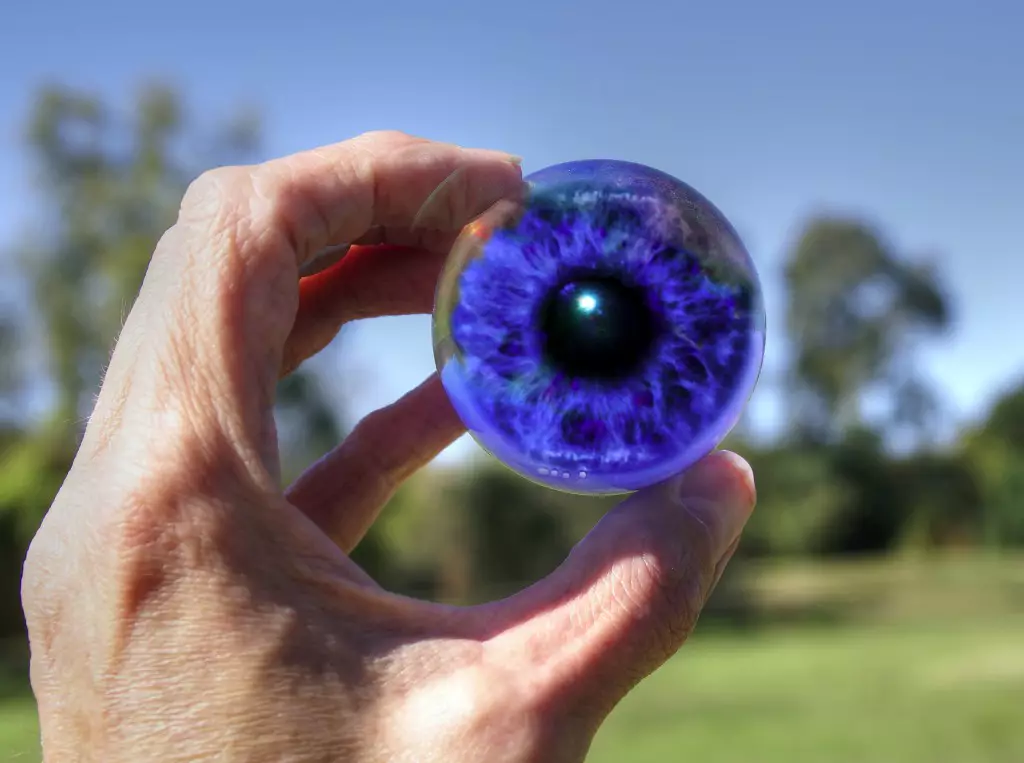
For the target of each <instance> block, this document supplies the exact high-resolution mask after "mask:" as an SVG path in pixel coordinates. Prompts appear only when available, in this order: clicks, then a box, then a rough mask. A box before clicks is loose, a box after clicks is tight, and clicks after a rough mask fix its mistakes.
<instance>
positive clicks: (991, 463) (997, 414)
mask: <svg viewBox="0 0 1024 763" xmlns="http://www.w3.org/2000/svg"><path fill="white" fill-rule="evenodd" d="M963 449H964V454H965V457H966V459H967V462H968V463H969V464H970V467H971V469H972V473H973V475H974V478H975V479H976V480H977V483H978V489H979V491H980V494H981V495H980V499H979V500H980V503H981V506H982V513H983V517H984V519H983V529H982V534H983V536H984V539H985V541H986V542H987V543H988V544H989V545H992V546H1010V545H1014V546H1021V545H1024V382H1021V383H1020V384H1018V386H1017V387H1016V388H1014V389H1011V390H1010V391H1008V392H1007V393H1006V394H1004V395H1003V396H1002V397H1000V398H999V399H998V400H997V401H996V402H995V404H994V405H993V406H992V409H991V410H990V411H989V414H988V416H987V417H986V419H985V420H984V422H982V424H981V425H980V426H979V427H977V428H976V429H975V430H974V431H973V432H969V433H968V434H967V436H966V437H965V438H964V446H963Z"/></svg>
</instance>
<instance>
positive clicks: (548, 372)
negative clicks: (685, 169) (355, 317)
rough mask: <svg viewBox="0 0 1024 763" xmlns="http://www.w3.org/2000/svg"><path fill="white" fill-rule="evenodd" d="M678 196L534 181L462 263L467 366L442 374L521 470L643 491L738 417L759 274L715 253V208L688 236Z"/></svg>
mask: <svg viewBox="0 0 1024 763" xmlns="http://www.w3.org/2000/svg"><path fill="white" fill-rule="evenodd" d="M614 164H615V166H616V167H617V168H618V169H621V168H622V163H614ZM635 166H636V165H625V167H626V168H627V169H628V168H629V167H635ZM642 169H645V170H646V168H642ZM648 172H649V173H652V172H653V171H650V170H648ZM673 182H675V183H678V181H673ZM680 185H681V184H680ZM684 188H685V187H684ZM692 193H695V192H692ZM671 201H673V200H672V199H669V202H671ZM675 201H676V202H678V198H676V199H675ZM705 204H707V206H708V208H709V209H710V211H712V212H715V213H716V214H717V211H715V210H714V209H713V208H712V207H710V204H708V203H707V202H705ZM680 208H682V209H683V212H684V213H685V212H686V211H687V210H686V208H685V206H684V205H680V204H679V203H667V201H666V197H665V194H664V193H662V194H652V193H642V192H640V193H638V192H636V189H634V188H630V187H628V185H624V184H623V183H618V184H614V183H612V184H595V183H594V182H593V177H588V178H586V180H585V181H583V182H569V183H560V184H555V185H553V186H552V187H549V188H545V187H543V186H541V185H539V184H535V185H534V188H533V190H532V192H531V195H530V198H529V201H528V203H526V204H525V205H524V206H523V208H522V209H521V211H520V214H519V215H518V216H517V218H516V219H515V220H514V221H513V222H512V223H510V224H508V225H506V226H504V227H499V228H497V229H495V230H494V231H493V232H491V234H490V236H489V238H488V239H487V240H486V242H485V243H484V244H483V245H482V249H481V251H480V253H479V256H477V257H474V258H471V259H469V260H468V261H467V262H466V264H465V266H464V267H463V268H462V270H461V272H460V273H459V275H458V286H457V296H456V298H455V301H454V304H453V306H452V308H451V314H450V319H449V324H450V332H451V339H452V340H453V342H454V345H455V347H456V354H457V359H458V362H457V363H452V364H449V365H448V366H447V367H445V368H444V369H442V379H443V380H444V381H445V384H446V387H447V388H448V391H449V394H450V395H451V397H452V400H453V402H454V404H455V405H456V408H457V409H458V410H459V411H460V413H462V414H463V417H464V418H465V419H466V420H467V424H468V425H469V428H470V430H471V431H472V432H473V433H474V434H475V435H476V436H477V437H478V439H479V440H481V441H482V442H483V444H484V445H485V447H489V448H490V449H491V450H492V452H494V453H495V455H497V456H498V457H499V458H501V459H502V460H504V461H506V462H507V463H509V465H511V466H513V468H516V469H517V470H519V471H521V472H523V473H524V474H526V475H527V476H529V477H531V478H533V479H537V480H538V481H541V482H545V483H548V484H553V485H554V486H559V487H563V489H566V488H568V489H576V490H581V491H585V492H590V491H593V492H620V491H622V490H630V489H636V488H638V487H641V486H642V485H643V484H646V483H649V482H652V481H657V480H658V479H660V478H664V477H667V476H669V473H672V471H673V470H676V469H678V468H680V467H682V466H685V465H687V463H688V462H692V461H693V460H695V459H696V458H697V457H699V456H700V455H703V453H704V452H707V450H710V449H711V448H712V447H714V445H715V444H717V441H718V439H720V438H721V436H724V433H725V431H727V430H728V429H729V428H731V426H732V425H733V424H734V423H735V419H736V418H737V417H738V415H739V411H740V408H741V407H742V404H743V403H745V400H746V397H747V396H748V395H749V392H750V389H751V388H752V386H753V382H754V380H755V379H756V374H757V371H758V370H759V368H760V360H761V353H762V352H763V332H762V330H761V327H762V324H763V316H761V314H760V313H759V311H760V309H761V308H760V301H759V293H758V291H757V284H756V280H753V279H752V277H751V274H750V273H747V272H743V270H742V268H739V269H738V268H737V267H735V266H734V265H730V261H729V259H728V258H727V257H725V256H715V255H716V252H717V251H718V250H717V249H715V244H716V242H715V240H714V238H715V235H716V229H715V228H714V226H712V225H710V224H707V223H704V224H702V223H701V222H700V220H701V219H705V220H706V219H707V218H706V213H707V210H705V217H704V218H699V217H696V216H694V215H693V214H690V216H689V220H688V222H687V223H686V225H685V226H684V227H685V230H686V231H687V235H686V236H682V235H680V221H679V217H678V214H676V213H678V211H679V209H680ZM723 222H724V221H723ZM725 225H726V226H727V223H726V224H725ZM726 232H727V233H730V234H731V235H735V234H733V233H731V228H727V229H726ZM694 242H696V244H695V246H694ZM687 244H690V246H687ZM701 246H703V247H704V250H703V251H693V250H692V249H693V248H697V247H701ZM744 254H745V253H744ZM698 450H699V451H701V452H700V453H697V452H696V451H698ZM567 479H568V480H571V482H572V483H573V484H572V485H565V484H564V481H565V480H567ZM587 480H589V482H586V481H587Z"/></svg>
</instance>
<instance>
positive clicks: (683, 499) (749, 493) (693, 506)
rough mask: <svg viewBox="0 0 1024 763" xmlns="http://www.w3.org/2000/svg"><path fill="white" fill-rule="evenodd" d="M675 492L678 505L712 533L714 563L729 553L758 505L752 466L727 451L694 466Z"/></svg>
mask: <svg viewBox="0 0 1024 763" xmlns="http://www.w3.org/2000/svg"><path fill="white" fill-rule="evenodd" d="M676 491H677V492H676V497H677V500H678V501H679V503H681V504H682V505H683V507H684V508H685V509H686V510H687V511H689V512H690V513H691V514H692V515H693V516H695V517H696V518H697V519H699V520H700V521H701V522H702V523H703V524H704V525H705V526H706V527H707V528H708V531H709V532H710V533H711V538H712V543H713V544H714V550H713V552H712V554H713V556H714V558H715V559H720V558H721V557H722V556H724V555H725V554H726V553H727V552H728V551H729V549H730V547H731V546H732V545H733V543H734V542H735V541H736V539H737V538H738V537H739V535H740V533H741V532H742V531H743V527H744V526H745V525H746V523H747V520H748V519H749V518H750V514H751V512H752V511H753V510H754V504H755V503H756V502H757V494H756V490H755V488H754V475H753V472H751V470H750V466H749V464H747V462H746V461H744V460H743V459H742V458H740V457H739V456H737V455H736V454H735V453H730V452H729V451H726V450H720V451H717V452H715V453H712V454H711V455H709V456H707V457H706V458H704V459H703V460H701V461H699V462H698V463H697V464H696V465H694V466H693V467H692V468H691V469H690V470H689V471H688V472H686V474H684V475H683V476H682V477H680V478H679V481H678V483H677V484H676Z"/></svg>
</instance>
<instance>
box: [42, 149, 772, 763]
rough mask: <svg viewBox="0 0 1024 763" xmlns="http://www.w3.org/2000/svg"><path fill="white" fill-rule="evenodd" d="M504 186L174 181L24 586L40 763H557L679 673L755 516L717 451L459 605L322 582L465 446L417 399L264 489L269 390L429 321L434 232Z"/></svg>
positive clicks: (369, 165) (506, 163)
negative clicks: (547, 560)
mask: <svg viewBox="0 0 1024 763" xmlns="http://www.w3.org/2000/svg"><path fill="white" fill-rule="evenodd" d="M446 180H447V181H448V182H449V186H450V187H449V188H448V190H449V194H448V195H447V196H448V199H449V200H450V203H449V204H446V205H442V206H443V209H439V210H435V213H434V214H433V215H432V217H431V219H429V220H426V221H423V220H418V221H417V224H416V225H415V226H414V225H413V224H412V223H413V220H414V218H415V217H416V215H417V214H418V212H419V211H420V210H421V208H423V206H424V203H425V201H426V200H427V198H428V197H429V196H430V194H431V192H432V191H433V190H434V189H435V188H436V187H438V185H439V184H440V183H442V182H443V181H446ZM521 182H522V179H521V173H520V170H519V168H518V166H517V164H516V163H515V162H514V161H513V160H512V159H511V157H508V156H506V155H504V154H501V153H499V152H492V151H478V150H464V149H460V148H457V147H454V146H450V145H443V144H438V143H432V142H428V141H424V140H418V139H413V138H410V137H407V136H404V135H401V134H397V133H372V134H367V135H363V136H361V137H359V138H356V139H354V140H350V141H347V142H344V143H341V144H338V145H335V146H331V147H328V148H323V149H320V150H317V151H312V152H309V153H304V154H298V155H295V156H291V157H287V158H285V159H280V160H277V161H272V162H268V163H266V164H263V165H259V166H256V167H248V168H229V169H220V170H216V171H213V172H211V173H208V174H206V175H204V176H202V177H201V178H200V179H199V180H198V181H197V182H196V183H195V184H193V186H192V187H191V188H190V189H189V191H188V193H187V194H186V197H185V199H184V201H183V204H182V209H181V214H180V217H179V220H178V222H177V224H176V225H175V226H174V227H173V228H172V229H171V230H170V231H168V233H167V234H166V235H165V236H164V238H163V239H162V240H161V242H160V244H159V246H158V247H157V250H156V252H155V254H154V256H153V260H152V263H151V265H150V268H149V271H148V273H147V275H146V279H145V283H144V285H143V287H142V290H141V292H140V295H139V298H138V301H137V302H136V304H135V306H134V309H133V310H132V312H131V314H130V316H129V317H128V320H127V322H126V324H125V326H124V330H123V332H122V335H121V337H120V339H119V341H118V344H117V348H116V350H115V352H114V354H113V357H112V360H111V363H110V366H109V369H108V372H107V375H106V379H105V381H104V384H103V387H102V390H101V392H100V394H99V397H98V400H97V403H96V406H95V410H94V412H93V414H92V416H91V419H90V421H89V426H88V429H87V431H86V434H85V437H84V440H83V443H82V446H81V449H80V451H79V453H78V455H77V458H76V460H75V463H74V466H73V467H72V469H71V471H70V473H69V474H68V477H67V480H66V481H65V483H64V485H63V487H62V489H61V491H60V493H59V495H58V497H57V499H56V501H55V502H54V504H53V506H52V508H51V509H50V512H49V514H48V515H47V517H46V519H45V521H44V523H43V526H42V528H41V529H40V531H39V533H38V535H37V536H36V538H35V540H34V541H33V543H32V546H31V549H30V551H29V554H28V559H27V561H26V564H25V574H24V581H23V600H24V606H25V613H26V617H27V621H28V626H29V634H30V638H31V644H32V669H31V672H32V686H33V690H34V691H35V694H36V697H37V699H38V702H39V715H40V721H41V726H42V742H43V749H44V754H45V757H46V760H47V761H53V762H57V761H103V762H104V763H117V762H118V761H132V762H133V763H137V762H138V761H207V760H209V761H212V760H229V761H353V762H356V763H362V762H369V761H373V762H375V763H376V762H387V763H403V762H405V761H408V762H410V763H412V762H415V763H433V762H440V761H443V762H444V763H461V762H463V761H473V763H476V762H478V761H485V762H486V763H526V762H527V761H545V762H547V761H552V762H556V763H562V762H564V761H580V760H582V759H583V758H584V757H585V755H586V752H587V749H588V747H589V745H590V742H591V739H592V738H593V735H594V734H595V732H596V730H597V728H598V726H599V724H600V723H601V722H602V721H603V719H604V718H605V717H606V715H607V714H608V713H609V712H610V710H611V709H612V708H613V707H614V706H615V704H616V703H617V702H618V701H619V700H620V699H621V698H622V697H623V696H624V695H625V694H626V693H627V692H628V691H630V689H631V688H632V687H633V686H634V685H635V684H636V683H637V682H638V681H639V680H640V679H642V678H643V677H644V676H646V675H648V674H649V673H650V672H651V671H653V670H654V669H655V668H657V667H658V666H659V665H661V664H662V663H663V662H664V661H665V660H666V659H667V658H668V657H669V656H670V655H672V654H673V653H674V652H675V651H676V650H677V649H678V648H679V647H680V645H681V644H682V643H683V641H684V640H685V639H686V637H687V636H688V634H689V633H690V632H691V629H692V628H693V626H694V623H695V621H696V619H697V615H698V613H699V611H700V609H701V607H702V606H703V604H704V602H705V600H706V599H707V597H708V595H709V593H710V591H711V589H712V588H713V586H714V584H715V583H716V582H717V580H718V578H719V576H720V575H721V573H722V569H723V567H724V565H725V564H726V562H727V561H728V559H729V558H730V556H731V555H732V552H733V551H734V550H735V548H736V544H737V543H738V540H739V534H740V531H741V529H742V527H743V525H744V523H745V521H746V519H747V517H748V515H749V513H750V511H751V510H752V507H753V502H754V487H753V481H752V477H751V474H750V471H749V468H748V467H747V466H746V464H745V463H743V462H742V461H741V460H740V459H738V458H737V457H735V456H732V455H731V454H727V453H717V454H714V455H712V456H709V457H708V458H706V459H705V460H704V461H702V462H701V463H700V464H698V465H697V466H695V467H694V468H693V469H692V470H690V471H689V472H688V473H687V474H686V475H683V476H681V477H679V478H677V479H675V480H672V481H669V482H667V483H665V484H662V485H659V486H656V487H653V488H651V489H649V490H646V491H642V492H640V493H638V494H636V495H633V496H631V497H630V498H629V499H627V500H626V501H624V502H623V503H622V504H620V505H619V506H618V507H616V508H615V509H613V510H612V511H610V512H609V513H608V514H607V515H606V516H605V517H604V518H603V519H602V520H601V522H600V523H599V524H598V525H597V527H596V528H595V529H594V530H593V531H592V532H591V533H590V534H589V535H588V536H587V537H586V539H584V540H583V541H582V542H581V543H580V544H579V545H578V546H577V547H576V548H575V549H574V550H573V551H572V553H571V554H570V556H569V558H568V559H567V560H566V561H565V563H564V564H563V565H562V566H561V567H560V568H559V569H558V570H556V571H555V572H554V573H553V574H552V575H551V576H549V577H548V578H546V579H544V580H542V581H540V582H538V583H537V584H535V585H533V586H531V587H530V588H528V589H526V590H524V591H522V592H521V593H519V594H518V595H515V596H513V597H511V598H509V599H506V600H503V601H500V602H495V603H491V604H487V605H483V606H478V607H467V608H457V607H451V606H442V605H438V604H433V603H428V602H420V601H414V600H411V599H407V598H404V597H401V596H397V595H394V594H391V593H388V592H386V591H384V590H382V589H381V588H380V587H379V586H378V585H377V584H376V583H375V582H374V581H372V580H371V579H370V578H369V577H368V576H367V575H366V574H365V573H364V572H363V571H362V570H360V569H359V568H358V567H357V566H356V565H355V564H354V563H353V562H352V561H351V560H350V559H349V558H348V556H347V555H346V554H347V552H349V551H350V550H351V549H352V548H353V547H354V546H355V545H356V544H357V543H358V542H359V540H360V538H361V537H362V536H363V535H364V533H365V532H366V530H367V528H368V527H369V526H370V524H371V523H372V522H373V520H374V518H375V516H376V515H377V513H378V511H379V510H380V508H381V506H382V505H383V504H384V503H385V502H386V500H387V499H388V497H389V496H390V495H391V493H392V492H393V491H394V489H395V488H396V486H397V485H398V484H399V483H400V481H401V480H402V479H404V478H405V477H407V476H408V475H409V474H411V473H412V472H413V471H414V470H416V469H418V468H419V467H421V466H422V465H423V464H425V463H426V462H428V461H429V460H430V459H431V458H432V457H433V456H434V455H435V454H436V453H437V452H439V451H440V450H441V449H443V448H444V447H445V446H447V445H448V444H449V443H450V442H451V441H453V440H454V439H455V438H456V437H458V436H459V435H460V434H461V433H462V431H463V429H462V425H461V423H460V422H459V420H458V418H457V417H456V415H455V414H454V412H453V410H452V408H451V406H450V405H449V403H448V401H447V398H446V396H445V393H444V391H443V389H442V387H441V386H440V383H439V381H438V379H437V377H436V376H431V377H430V378H429V379H427V380H426V381H425V382H424V383H423V384H422V385H421V386H419V387H418V388H417V389H415V390H413V391H412V392H410V393H409V394H408V395H406V396H405V397H404V398H402V399H401V400H400V401H398V402H397V403H395V404H394V405H392V406H389V407H387V408H384V409H382V410H380V411H377V412H376V413H374V414H372V415H370V416H369V417H368V418H366V419H365V420H364V421H363V422H362V423H360V425H359V426H358V427H357V428H356V429H355V431H354V432H353V433H352V434H351V436H350V437H348V438H347V439H346V440H345V442H343V443H342V444H341V445H339V446H338V447H337V448H336V449H335V450H334V451H333V452H331V453H330V454H328V455H327V456H326V457H325V458H324V459H323V460H321V461H320V462H319V463H317V464H316V465H314V466H313V467H312V468H311V469H310V470H309V471H308V472H307V473H306V474H305V475H304V476H303V477H302V478H301V479H300V480H299V481H298V482H297V483H296V485H294V486H292V488H291V489H290V490H288V491H287V492H283V491H282V489H281V487H280V484H279V482H280V479H279V466H278V452H277V440H276V432H275V427H274V419H273V403H274V392H275V386H276V383H277V381H278V379H279V377H280V376H281V375H283V374H285V373H287V372H289V371H290V370H292V369H294V368H295V367H296V366H297V365H298V364H299V363H301V362H302V360H303V359H305V358H307V357H309V356H310V355H312V354H314V353H316V352H318V351H319V350H320V349H322V348H323V347H324V346H326V345H327V344H328V343H329V342H330V340H331V339H332V337H333V336H334V335H335V334H336V333H337V331H338V329H339V327H340V326H341V325H342V324H344V323H345V322H347V321H349V320H352V319H355V318H367V317H375V316H382V315H396V314H404V313H421V312H429V311H430V310H431V307H432V299H433V288H434V284H435V281H436V279H437V276H438V273H439V271H440V267H441V264H442V262H443V260H444V256H445V254H446V251H447V247H448V246H449V245H450V244H451V241H452V240H453V239H454V232H455V231H457V230H458V229H459V228H460V227H461V226H462V225H463V224H465V223H466V222H468V221H469V220H470V219H472V218H473V217H475V216H476V215H477V214H479V213H480V212H482V211H484V210H485V209H486V208H488V207H489V206H490V205H491V204H492V203H494V202H495V201H497V200H498V199H500V198H502V197H505V196H507V195H508V194H509V193H514V192H516V191H517V190H518V189H519V188H520V187H521ZM342 242H357V243H360V244H362V246H358V247H355V248H353V249H352V251H351V252H350V253H349V254H348V255H347V256H345V257H344V258H343V259H341V260H340V261H338V262H337V263H335V264H333V265H330V266H329V267H327V268H326V269H325V270H323V271H322V272H319V273H317V274H316V275H312V276H309V277H306V278H300V274H301V273H302V272H303V269H304V268H308V267H309V263H310V262H311V260H312V258H313V256H314V255H315V253H317V252H319V251H322V250H323V249H325V248H327V247H329V246H331V245H336V244H339V243H342Z"/></svg>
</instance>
